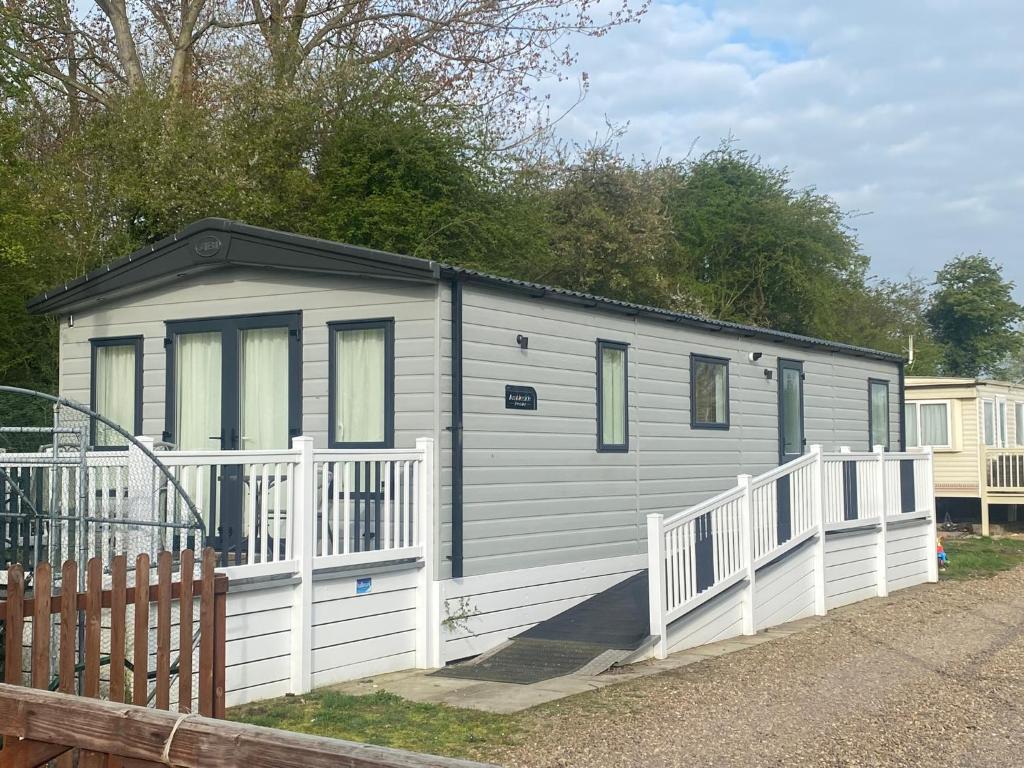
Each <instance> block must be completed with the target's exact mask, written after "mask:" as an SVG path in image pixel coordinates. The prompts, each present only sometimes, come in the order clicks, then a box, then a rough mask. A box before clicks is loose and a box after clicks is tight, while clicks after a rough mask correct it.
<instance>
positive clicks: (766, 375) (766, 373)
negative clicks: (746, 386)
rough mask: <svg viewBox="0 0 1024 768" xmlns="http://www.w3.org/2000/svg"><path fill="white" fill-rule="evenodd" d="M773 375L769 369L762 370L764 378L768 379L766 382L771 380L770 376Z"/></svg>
mask: <svg viewBox="0 0 1024 768" xmlns="http://www.w3.org/2000/svg"><path fill="white" fill-rule="evenodd" d="M774 373H775V372H774V371H773V370H772V369H771V368H765V369H764V377H765V378H766V379H768V381H771V380H772V376H773V375H774Z"/></svg>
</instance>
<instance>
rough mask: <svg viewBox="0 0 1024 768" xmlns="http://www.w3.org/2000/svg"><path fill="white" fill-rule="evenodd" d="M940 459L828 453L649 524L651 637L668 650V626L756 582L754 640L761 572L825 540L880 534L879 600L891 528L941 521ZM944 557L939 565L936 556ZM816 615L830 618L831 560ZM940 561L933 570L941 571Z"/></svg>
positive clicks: (819, 577) (749, 620)
mask: <svg viewBox="0 0 1024 768" xmlns="http://www.w3.org/2000/svg"><path fill="white" fill-rule="evenodd" d="M934 517H935V502H934V494H933V487H932V452H931V449H920V450H914V451H910V452H906V453H889V452H886V451H885V450H883V449H882V448H881V447H878V448H876V449H875V450H874V451H872V452H869V453H852V452H850V451H849V450H847V449H843V450H841V451H840V452H839V453H834V454H832V453H830V454H825V453H823V452H822V450H821V447H820V446H812V447H811V452H810V453H808V454H806V455H804V456H801V457H799V458H797V459H795V460H793V461H791V462H789V463H788V464H784V465H783V466H781V467H778V468H776V469H772V470H770V471H769V472H765V473H764V474H762V475H759V476H757V477H751V476H750V475H740V476H739V477H738V478H737V484H736V486H735V487H733V488H730V489H729V490H727V491H724V492H723V493H720V494H718V495H717V496H715V497H713V498H711V499H708V500H707V501H705V502H702V503H700V504H697V505H696V506H693V507H691V508H689V509H686V510H684V511H682V512H680V513H678V514H676V515H672V516H670V517H667V518H666V517H664V516H663V515H660V514H652V515H648V517H647V544H648V561H649V562H648V567H649V570H648V574H649V576H648V578H649V586H650V589H649V596H650V620H651V634H652V635H657V636H659V637H660V643H659V647H658V648H657V649H656V653H657V655H658V656H659V657H664V655H665V653H666V652H667V628H668V625H669V624H670V623H671V622H673V621H675V620H676V619H678V618H680V617H681V616H683V615H684V614H686V613H688V612H690V611H692V610H694V609H695V608H697V607H698V606H700V605H702V604H703V603H705V602H707V601H708V600H710V599H711V598H713V597H715V596H716V595H718V594H721V593H722V592H724V591H725V590H727V589H729V588H731V587H733V586H735V585H737V584H739V583H741V582H746V589H747V591H748V595H747V597H746V598H745V600H744V618H743V624H744V633H746V634H753V632H754V630H755V627H756V616H755V615H754V601H753V589H754V587H753V585H754V581H755V574H756V571H757V569H759V568H761V567H763V566H765V565H767V564H769V563H771V562H772V561H774V560H776V559H778V558H779V557H782V556H783V555H784V554H785V553H786V552H788V551H789V550H791V549H793V548H795V547H798V546H800V545H801V544H803V543H804V542H807V541H809V540H810V539H813V538H817V539H818V542H819V547H820V548H822V551H823V547H824V534H825V533H828V532H830V531H840V530H844V529H848V528H863V527H869V526H870V527H876V528H878V529H879V530H880V532H881V541H882V542H883V545H882V546H881V547H879V573H880V576H879V593H880V594H885V589H886V587H885V583H886V582H885V578H886V577H885V568H886V565H885V551H886V550H885V546H884V541H885V535H886V533H885V532H886V524H887V523H888V522H890V521H895V520H912V519H922V518H930V519H931V520H932V521H933V522H934ZM932 559H933V560H934V558H932ZM817 560H818V561H819V565H818V566H817V572H816V575H815V577H816V581H817V582H819V583H818V585H817V589H816V604H817V605H816V610H818V611H819V612H821V613H823V612H824V567H823V565H821V564H820V563H821V561H822V560H823V558H822V557H821V556H819V557H818V558H817ZM934 567H935V563H930V565H929V568H931V569H933V568H934Z"/></svg>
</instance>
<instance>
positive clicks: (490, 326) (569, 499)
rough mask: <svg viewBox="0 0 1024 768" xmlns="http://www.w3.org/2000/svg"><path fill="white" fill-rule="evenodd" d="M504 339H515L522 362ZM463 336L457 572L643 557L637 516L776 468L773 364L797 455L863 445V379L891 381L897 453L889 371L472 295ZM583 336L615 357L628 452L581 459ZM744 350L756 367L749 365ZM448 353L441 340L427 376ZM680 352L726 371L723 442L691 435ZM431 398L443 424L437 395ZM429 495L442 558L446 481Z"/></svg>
mask: <svg viewBox="0 0 1024 768" xmlns="http://www.w3.org/2000/svg"><path fill="white" fill-rule="evenodd" d="M443 296H444V299H443V304H444V305H445V306H444V307H443V310H442V316H443V317H444V318H445V321H444V322H443V323H442V328H445V329H447V327H448V323H447V317H449V308H448V307H447V300H446V298H447V293H444V294H443ZM445 333H446V336H447V331H445ZM517 334H524V335H526V336H528V337H529V348H528V349H527V350H522V349H520V348H519V346H518V345H517V344H516V336H517ZM463 336H464V342H463V369H464V392H465V394H464V409H465V415H464V429H465V431H464V440H465V481H464V488H465V491H464V494H465V501H464V528H463V530H464V557H465V559H464V563H465V569H464V570H465V574H466V575H474V574H479V573H490V572H497V571H503V570H512V569H518V568H528V567H535V566H544V565H551V564H555V563H563V562H573V561H583V560H590V559H595V558H603V557H614V556H617V555H626V554H633V553H638V552H643V551H644V549H645V547H646V525H645V523H646V516H647V514H648V513H651V512H659V513H663V514H665V515H671V514H674V513H676V512H679V511H681V510H683V509H685V508H687V507H688V506H690V505H692V504H695V503H697V502H700V501H702V500H703V499H705V498H707V497H708V496H709V495H712V494H714V493H717V492H719V491H722V490H724V489H726V488H728V487H731V486H732V485H734V484H735V476H736V474H737V473H740V472H747V473H751V474H758V473H761V472H764V471H766V470H768V469H771V468H772V467H774V466H777V464H778V422H777V410H778V406H777V400H778V374H777V365H778V359H779V357H784V358H787V359H792V360H799V361H802V362H803V364H804V371H805V374H806V380H805V425H806V438H807V443H808V445H810V444H813V443H821V444H822V445H824V446H825V449H826V450H834V449H836V448H838V447H839V446H841V445H848V446H851V447H852V448H853V449H854V450H865V449H867V448H868V443H869V437H868V379H869V378H878V379H884V380H887V381H888V382H889V384H890V398H889V402H890V428H891V432H892V437H891V440H892V445H893V447H894V448H895V447H896V446H898V442H899V389H898V386H899V385H898V375H899V369H898V365H897V364H895V363H888V362H884V361H878V360H873V359H867V358H858V357H852V356H847V355H840V354H835V353H829V352H824V351H820V350H817V349H813V348H806V347H798V346H795V345H792V346H791V345H788V344H787V345H781V344H779V343H776V342H772V341H765V340H759V339H756V338H741V337H738V336H735V335H731V334H729V333H727V332H725V331H712V330H707V331H705V330H700V329H694V328H688V327H683V326H679V325H674V324H672V323H668V322H664V321H659V320H652V319H646V318H640V317H629V316H626V315H623V314H619V313H614V312H608V311H605V310H599V309H593V308H584V307H574V306H570V305H567V304H564V303H559V302H554V301H549V300H544V299H536V298H530V297H527V296H523V295H520V294H516V293H512V292H507V291H497V290H493V289H490V288H484V287H479V286H476V285H468V286H467V287H466V289H465V292H464V309H463ZM598 338H602V339H610V340H614V341H622V342H626V343H628V344H629V345H630V346H629V452H628V453H599V452H597V451H596V389H597V387H596V358H595V351H596V350H595V347H596V344H595V343H596V340H597V339H598ZM755 351H757V352H762V353H763V357H762V358H761V359H760V360H759V361H757V362H756V363H752V362H750V361H749V360H748V354H749V353H750V352H755ZM449 353H450V345H449V344H447V343H446V344H445V346H444V352H443V358H444V360H443V364H442V370H448V361H447V355H448V354H449ZM691 353H704V354H708V355H714V356H719V357H727V358H729V359H730V365H729V371H730V379H729V384H730V392H729V400H730V403H729V405H730V415H731V423H730V428H729V429H728V430H703V429H691V427H690V397H689V381H690V379H689V376H690V370H689V369H690V354H691ZM766 370H767V371H771V372H772V378H771V379H770V380H769V379H767V378H766V377H765V371H766ZM506 384H521V385H527V386H531V387H534V388H535V389H536V390H537V394H538V401H539V406H538V409H537V410H536V411H516V410H507V409H506V408H505V406H504V388H505V385H506ZM444 392H445V395H446V397H445V399H444V403H443V411H442V418H441V422H442V424H448V423H450V397H448V396H447V395H448V393H450V382H448V384H446V387H445V390H444ZM448 455H449V454H448V453H447V451H446V452H445V454H444V456H445V463H446V465H447V463H448ZM443 484H444V486H445V487H444V490H443V493H442V502H443V511H442V519H443V520H444V521H445V523H446V524H445V526H444V528H443V530H442V540H443V543H444V547H445V550H444V551H445V554H449V553H450V541H451V529H450V526H449V525H448V524H447V521H449V520H450V512H451V510H450V488H449V487H448V486H449V484H450V475H449V474H447V473H446V474H445V476H444V478H443ZM446 567H447V564H445V568H446Z"/></svg>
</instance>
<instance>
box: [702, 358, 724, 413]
mask: <svg viewBox="0 0 1024 768" xmlns="http://www.w3.org/2000/svg"><path fill="white" fill-rule="evenodd" d="M694 376H695V377H696V382H697V383H696V387H695V388H694V392H695V394H696V397H697V402H696V404H695V408H696V413H697V423H698V424H725V421H726V415H725V408H726V402H727V399H728V397H729V393H728V392H726V391H725V379H726V376H725V365H724V364H722V363H708V362H703V361H700V360H698V361H697V362H696V364H695V366H694Z"/></svg>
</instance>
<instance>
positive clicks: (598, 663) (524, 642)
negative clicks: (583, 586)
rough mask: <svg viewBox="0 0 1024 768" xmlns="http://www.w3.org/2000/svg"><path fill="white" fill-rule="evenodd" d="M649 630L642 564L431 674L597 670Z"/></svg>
mask: <svg viewBox="0 0 1024 768" xmlns="http://www.w3.org/2000/svg"><path fill="white" fill-rule="evenodd" d="M649 635H650V616H649V613H648V604H647V571H646V570H644V571H641V572H640V573H638V574H636V575H635V576H631V577H629V578H628V579H626V580H625V581H621V582H619V583H618V584H616V585H615V586H613V587H609V588H608V589H606V590H605V591H604V592H599V593H598V594H596V595H594V596H593V597H590V598H587V599H586V600H584V601H583V602H582V603H579V604H578V605H574V606H573V607H572V608H570V609H568V610H567V611H563V612H562V613H560V614H558V615H557V616H552V617H551V618H550V619H548V620H547V621H542V622H540V623H539V624H537V625H535V626H533V627H531V628H530V629H528V630H526V631H525V632H523V633H521V634H519V635H516V636H515V637H513V638H512V639H511V640H510V641H509V642H508V643H506V644H505V645H503V646H499V647H498V648H497V649H496V650H495V651H493V652H491V653H489V654H484V655H483V656H479V657H477V658H476V659H474V660H472V661H469V662H466V663H463V664H455V665H452V666H449V667H445V668H444V669H441V670H438V671H437V672H434V673H433V674H435V675H438V676H440V677H457V678H463V679H467V680H486V681H489V682H497V683H520V684H522V685H528V684H530V683H538V682H541V681H542V680H550V679H551V678H553V677H562V676H564V675H571V674H573V673H576V672H579V671H581V670H584V669H586V672H587V673H588V674H597V673H599V672H603V671H604V670H606V669H608V668H609V667H610V666H612V665H613V664H615V663H616V662H618V661H622V660H623V659H625V658H627V657H629V656H631V655H633V653H634V652H635V651H636V650H637V649H638V648H640V647H641V646H643V645H645V644H646V642H647V641H648V639H649Z"/></svg>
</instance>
